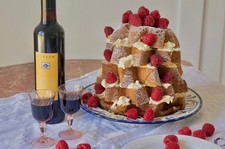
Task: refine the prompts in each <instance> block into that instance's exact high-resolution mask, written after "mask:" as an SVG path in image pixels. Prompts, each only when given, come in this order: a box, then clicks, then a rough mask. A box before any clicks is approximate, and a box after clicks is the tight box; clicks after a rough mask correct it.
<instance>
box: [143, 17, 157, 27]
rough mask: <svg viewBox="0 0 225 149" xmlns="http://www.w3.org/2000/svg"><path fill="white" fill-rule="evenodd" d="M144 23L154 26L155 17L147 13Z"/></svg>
mask: <svg viewBox="0 0 225 149" xmlns="http://www.w3.org/2000/svg"><path fill="white" fill-rule="evenodd" d="M143 25H145V26H152V27H153V26H154V25H155V19H154V17H153V16H151V15H147V16H146V17H145V18H144V23H143Z"/></svg>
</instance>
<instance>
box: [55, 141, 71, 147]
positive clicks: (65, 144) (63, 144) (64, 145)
mask: <svg viewBox="0 0 225 149" xmlns="http://www.w3.org/2000/svg"><path fill="white" fill-rule="evenodd" d="M55 148H56V149H69V146H68V144H67V143H66V141H64V140H59V141H58V143H57V144H56V146H55Z"/></svg>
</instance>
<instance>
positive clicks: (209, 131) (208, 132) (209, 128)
mask: <svg viewBox="0 0 225 149" xmlns="http://www.w3.org/2000/svg"><path fill="white" fill-rule="evenodd" d="M202 131H204V132H205V134H206V136H207V137H210V136H212V135H213V133H214V132H215V127H214V126H213V125H212V124H210V123H205V124H204V125H203V126H202Z"/></svg>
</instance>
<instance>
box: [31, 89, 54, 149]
mask: <svg viewBox="0 0 225 149" xmlns="http://www.w3.org/2000/svg"><path fill="white" fill-rule="evenodd" d="M28 96H29V98H30V102H31V110H32V115H33V117H34V118H35V119H36V120H37V121H39V123H40V124H39V128H40V130H41V136H40V137H39V138H37V139H35V140H33V141H32V145H33V146H34V147H37V148H47V147H51V146H54V145H55V144H56V142H57V141H56V140H55V139H53V138H49V137H47V136H46V129H47V125H46V121H48V120H49V119H51V118H52V116H53V100H54V98H55V92H54V91H52V90H47V89H40V90H34V91H32V92H30V93H29V94H28Z"/></svg>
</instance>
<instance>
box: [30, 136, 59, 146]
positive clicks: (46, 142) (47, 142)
mask: <svg viewBox="0 0 225 149" xmlns="http://www.w3.org/2000/svg"><path fill="white" fill-rule="evenodd" d="M56 143H57V141H56V140H55V139H53V138H49V137H44V138H38V139H35V140H33V141H32V142H31V144H32V145H33V146H34V147H36V148H48V147H52V146H54V145H55V144H56Z"/></svg>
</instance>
